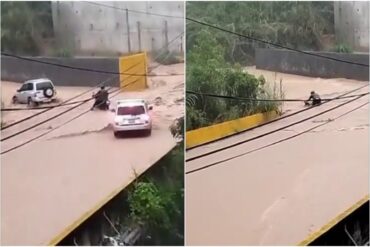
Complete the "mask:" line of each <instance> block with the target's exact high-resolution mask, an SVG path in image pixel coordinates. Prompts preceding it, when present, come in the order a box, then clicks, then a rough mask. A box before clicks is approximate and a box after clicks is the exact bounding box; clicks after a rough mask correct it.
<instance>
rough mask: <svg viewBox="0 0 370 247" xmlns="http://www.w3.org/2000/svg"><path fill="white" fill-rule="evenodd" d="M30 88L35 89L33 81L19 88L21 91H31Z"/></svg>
mask: <svg viewBox="0 0 370 247" xmlns="http://www.w3.org/2000/svg"><path fill="white" fill-rule="evenodd" d="M30 90H33V84H32V83H26V84H23V85H22V87H21V88H20V89H19V91H30Z"/></svg>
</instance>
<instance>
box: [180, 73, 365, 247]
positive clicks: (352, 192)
mask: <svg viewBox="0 0 370 247" xmlns="http://www.w3.org/2000/svg"><path fill="white" fill-rule="evenodd" d="M247 70H248V71H250V72H251V73H253V74H256V75H260V74H263V75H265V77H267V79H268V80H270V81H271V80H273V79H274V77H275V75H274V73H273V72H269V71H262V70H256V69H255V68H248V69H247ZM276 77H277V81H279V80H280V78H282V81H283V86H284V90H285V96H286V98H303V99H304V98H306V97H308V95H309V92H310V91H311V90H315V91H317V92H318V93H319V94H320V95H322V96H323V97H325V96H328V97H329V96H330V97H332V96H336V95H339V94H340V93H343V92H346V91H349V90H351V89H354V88H357V87H360V86H361V85H365V84H367V82H360V81H353V80H346V79H321V78H309V77H303V76H297V75H288V74H282V73H277V75H276ZM368 91H369V88H368V87H366V88H364V89H362V90H359V91H357V92H355V93H353V94H359V93H365V92H368ZM348 100H349V99H342V100H338V101H332V102H329V103H327V104H324V105H322V106H320V107H317V108H314V109H311V110H309V111H306V112H305V113H303V114H297V115H295V116H292V117H289V118H286V119H284V120H281V121H277V122H275V123H272V124H269V125H266V126H263V127H261V128H257V129H255V130H252V131H249V132H245V133H242V134H239V135H235V136H233V137H230V138H227V139H224V140H221V141H218V142H215V143H211V144H209V145H205V146H201V147H199V148H195V149H192V150H190V151H188V152H187V154H186V158H187V159H188V158H191V157H195V156H197V155H199V154H203V153H205V152H208V151H212V150H215V149H218V148H222V147H226V146H228V145H230V144H233V143H236V142H239V141H242V140H246V139H249V138H251V137H254V136H257V135H260V134H262V133H266V132H268V131H271V130H274V129H277V128H279V127H282V126H285V125H287V124H290V123H293V122H296V121H299V120H302V119H304V118H307V117H309V116H313V115H314V114H316V113H319V112H321V111H323V110H327V109H330V108H332V107H334V106H336V105H337V104H339V103H343V102H345V101H348ZM368 100H369V96H365V97H362V98H361V99H359V100H356V101H354V102H352V103H349V104H347V105H345V106H343V107H340V108H337V109H335V110H333V111H330V112H328V113H326V114H323V115H320V116H317V117H314V118H312V119H310V120H309V121H305V122H304V123H302V124H297V125H294V126H292V127H289V128H287V129H285V130H283V131H279V132H275V133H274V134H271V135H268V136H265V137H263V138H260V139H257V140H255V141H251V142H247V143H244V144H242V145H239V146H235V147H233V148H229V149H226V150H224V151H221V152H217V153H215V154H212V155H209V156H205V157H203V158H199V159H195V160H193V161H191V162H188V163H187V164H186V172H189V171H191V170H193V169H196V168H200V167H203V166H206V165H208V164H211V163H214V162H217V161H220V160H222V159H226V158H231V157H234V156H236V155H241V154H243V153H245V152H247V151H250V150H253V149H256V148H259V147H262V146H264V145H267V144H270V143H272V142H275V141H278V140H280V139H283V138H287V137H290V136H292V135H294V134H297V133H299V132H302V131H304V130H307V129H309V128H312V127H314V126H316V125H318V124H321V123H323V122H326V121H328V120H330V119H333V118H335V117H337V116H339V115H341V114H343V113H345V112H347V111H350V110H352V109H354V108H355V107H357V106H360V105H362V104H364V103H366V102H368ZM302 108H303V105H302V102H300V103H291V104H285V105H284V112H285V113H287V112H289V111H296V110H299V109H302ZM368 128H369V109H368V105H366V106H365V107H362V108H360V109H359V110H356V111H354V112H352V113H350V114H348V115H346V116H343V117H342V118H339V119H337V120H335V121H331V122H329V123H328V124H327V125H324V126H322V127H319V128H317V129H314V130H312V131H309V132H308V133H306V134H303V135H301V136H298V137H296V138H293V139H290V140H288V141H285V142H281V143H279V144H277V145H274V146H270V147H267V148H265V149H262V150H259V151H255V152H252V153H250V154H247V155H243V156H240V157H238V158H233V159H231V160H229V161H225V162H223V163H220V164H218V165H215V166H212V167H209V168H207V169H204V170H200V171H198V172H194V173H189V174H187V175H186V200H185V202H186V207H185V208H186V212H185V215H186V244H187V245H296V244H298V243H299V242H300V241H302V240H304V239H305V238H306V237H307V236H308V235H309V234H311V233H313V232H315V231H317V230H318V229H320V228H321V227H322V226H323V225H325V224H326V223H328V222H329V221H330V220H332V219H333V218H335V217H336V216H337V215H339V214H340V213H342V212H344V211H345V210H346V209H348V208H349V207H351V206H352V205H353V204H355V203H356V202H357V201H359V200H360V199H362V198H363V197H364V196H366V195H368V193H369V189H368V188H369V187H368V186H369V177H368V174H369V139H368V136H369V131H368Z"/></svg>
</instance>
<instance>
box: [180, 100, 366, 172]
mask: <svg viewBox="0 0 370 247" xmlns="http://www.w3.org/2000/svg"><path fill="white" fill-rule="evenodd" d="M361 97H363V96H359V97H358V98H356V99H353V100H351V102H352V101H354V100H357V99H359V98H361ZM346 103H349V102H346ZM368 104H369V102H366V103H364V104H361V105H360V106H357V107H355V108H353V109H351V110H349V111H347V112H345V113H343V114H341V115H339V116H337V117H335V118H334V119H332V120H331V121H328V122H324V123H322V124H319V125H316V126H314V127H312V128H309V129H307V130H305V131H302V132H299V133H297V134H295V135H292V136H289V137H286V138H283V139H280V140H278V141H275V142H272V143H270V144H267V145H264V146H262V147H259V148H256V149H252V150H250V151H248V152H245V153H242V154H239V155H235V156H232V157H229V158H227V159H223V160H220V161H217V162H214V163H211V164H208V165H205V166H202V167H200V168H196V169H194V170H191V171H188V172H185V174H191V173H194V172H198V171H201V170H204V169H207V168H210V167H212V166H216V165H219V164H221V163H224V162H226V161H230V160H233V159H236V158H239V157H242V156H245V155H248V154H251V153H254V152H256V151H259V150H262V149H265V148H267V147H271V146H274V145H276V144H279V143H282V142H285V141H288V140H290V139H293V138H295V137H298V136H300V135H303V134H305V133H308V132H310V131H312V130H314V129H317V128H319V127H321V126H323V125H326V124H328V123H331V122H332V121H335V120H337V119H338V118H341V117H343V116H345V115H348V114H350V113H352V112H354V111H356V110H358V109H360V108H362V107H364V106H365V105H368Z"/></svg>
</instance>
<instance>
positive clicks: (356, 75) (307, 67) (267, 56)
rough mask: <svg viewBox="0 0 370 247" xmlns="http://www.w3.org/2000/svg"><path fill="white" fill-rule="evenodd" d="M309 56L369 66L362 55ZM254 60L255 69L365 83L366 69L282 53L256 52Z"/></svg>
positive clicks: (278, 50) (367, 72)
mask: <svg viewBox="0 0 370 247" xmlns="http://www.w3.org/2000/svg"><path fill="white" fill-rule="evenodd" d="M312 53H316V54H320V55H325V56H329V57H333V58H336V59H341V60H346V61H351V62H356V63H363V64H367V65H369V54H366V53H358V54H347V53H332V52H312ZM255 60H256V68H257V69H265V70H272V71H277V72H283V73H290V74H297V75H304V76H312V77H321V78H347V79H355V80H360V81H368V80H369V67H365V66H358V65H351V64H348V63H342V62H337V61H334V60H329V59H326V58H320V57H315V56H311V55H305V54H302V53H298V52H294V51H288V50H283V49H256V54H255Z"/></svg>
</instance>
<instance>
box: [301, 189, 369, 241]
mask: <svg viewBox="0 0 370 247" xmlns="http://www.w3.org/2000/svg"><path fill="white" fill-rule="evenodd" d="M368 200H369V195H366V196H365V197H364V198H362V199H361V200H359V201H358V202H356V203H355V204H353V205H352V206H351V207H350V208H348V209H347V210H345V211H344V212H343V213H341V214H339V215H338V216H336V217H335V218H334V219H332V220H331V221H329V222H328V223H327V224H326V225H324V226H323V227H321V228H320V229H319V230H317V231H315V232H313V233H312V234H310V235H309V236H308V237H307V238H306V239H305V240H303V241H302V242H300V243H298V244H297V245H298V246H307V245H309V244H310V243H312V242H313V241H314V240H316V239H317V238H319V237H320V236H321V235H323V234H324V233H326V232H327V231H329V230H330V229H331V228H333V227H334V226H335V225H336V224H338V223H339V222H341V221H342V220H343V219H345V218H346V217H347V216H349V215H350V214H352V213H353V212H354V211H356V210H357V209H358V208H360V207H361V206H362V205H364V203H366V202H367V201H368Z"/></svg>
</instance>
